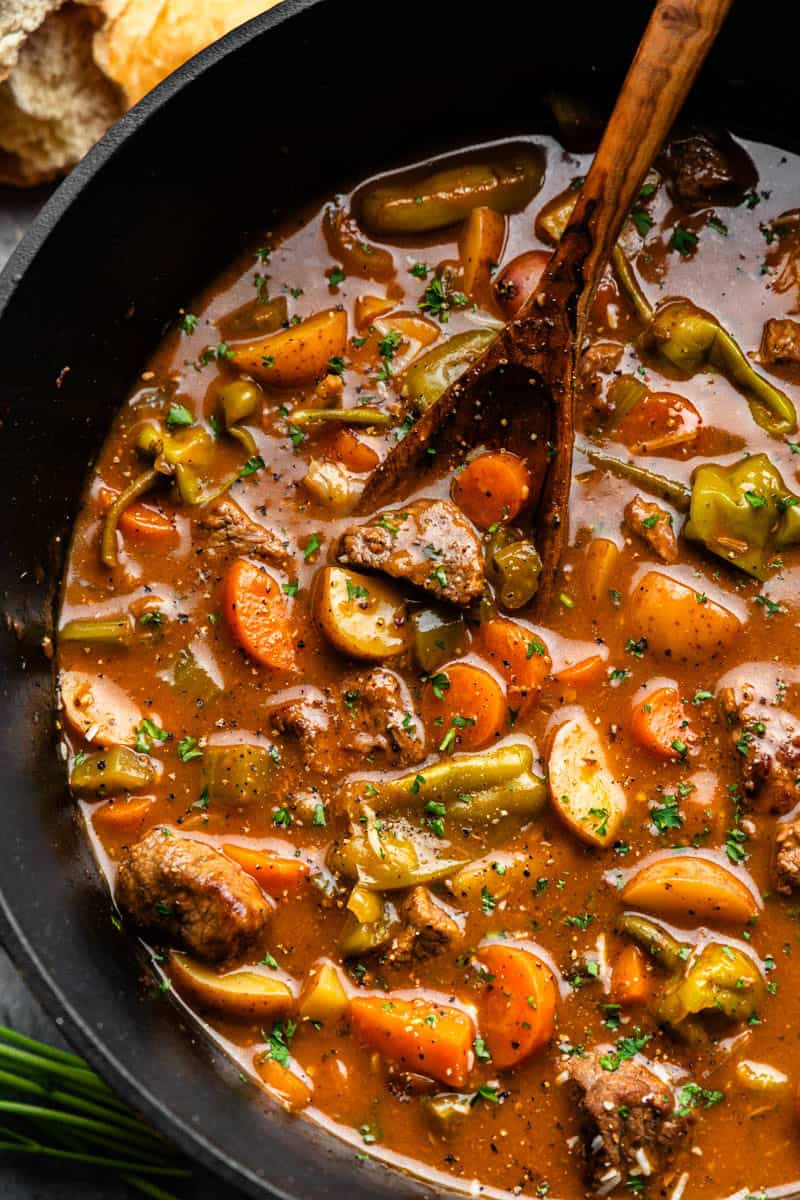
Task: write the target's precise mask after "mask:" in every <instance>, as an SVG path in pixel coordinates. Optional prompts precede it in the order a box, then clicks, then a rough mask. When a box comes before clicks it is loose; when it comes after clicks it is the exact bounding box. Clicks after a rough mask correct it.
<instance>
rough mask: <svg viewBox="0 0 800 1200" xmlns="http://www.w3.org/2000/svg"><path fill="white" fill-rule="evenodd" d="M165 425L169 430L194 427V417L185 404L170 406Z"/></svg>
mask: <svg viewBox="0 0 800 1200" xmlns="http://www.w3.org/2000/svg"><path fill="white" fill-rule="evenodd" d="M167 425H169V427H170V428H171V429H174V428H179V427H181V426H185V425H194V417H193V416H192V414H191V413H190V412H189V410H188V408H187V407H186V405H185V404H170V406H169V409H168V410H167Z"/></svg>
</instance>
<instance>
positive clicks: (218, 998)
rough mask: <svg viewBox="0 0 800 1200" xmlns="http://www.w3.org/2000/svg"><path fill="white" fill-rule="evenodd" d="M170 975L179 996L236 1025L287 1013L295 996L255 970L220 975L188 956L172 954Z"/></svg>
mask: <svg viewBox="0 0 800 1200" xmlns="http://www.w3.org/2000/svg"><path fill="white" fill-rule="evenodd" d="M169 975H170V979H171V980H172V982H173V984H174V985H175V987H176V988H177V990H178V991H179V992H182V993H183V992H185V993H186V994H187V995H189V996H191V997H192V998H193V999H194V1000H197V1001H198V1002H199V1003H200V1004H202V1005H204V1006H206V1007H207V1008H211V1009H214V1011H215V1012H219V1013H223V1014H224V1015H225V1016H226V1017H228V1018H229V1019H230V1020H233V1021H262V1020H264V1019H266V1018H270V1017H275V1016H277V1015H278V1014H279V1013H283V1012H286V1011H287V1009H289V1008H290V1007H291V1006H292V1003H293V996H292V993H291V991H290V989H289V986H288V984H286V983H284V982H283V980H282V979H275V978H274V977H273V976H272V975H266V974H263V975H262V974H261V973H260V972H258V971H255V970H249V971H229V972H227V973H226V974H224V975H218V974H217V972H216V971H212V970H210V969H209V968H208V967H203V966H201V965H200V964H199V963H197V962H195V961H194V959H192V958H189V956H188V955H187V954H179V953H177V951H174V950H173V952H172V954H171V955H170V957H169Z"/></svg>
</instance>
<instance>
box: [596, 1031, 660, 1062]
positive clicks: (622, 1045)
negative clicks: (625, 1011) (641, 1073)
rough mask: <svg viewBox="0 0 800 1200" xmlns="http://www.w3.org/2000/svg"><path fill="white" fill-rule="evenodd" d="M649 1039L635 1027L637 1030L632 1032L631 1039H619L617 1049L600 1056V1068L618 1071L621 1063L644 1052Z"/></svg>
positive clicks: (647, 1034) (647, 1035)
mask: <svg viewBox="0 0 800 1200" xmlns="http://www.w3.org/2000/svg"><path fill="white" fill-rule="evenodd" d="M650 1037H651V1035H650V1034H649V1033H645V1034H643V1033H642V1031H641V1029H639V1027H638V1026H637V1028H636V1029H635V1030H634V1036H633V1037H624V1038H620V1039H619V1041H618V1042H617V1048H616V1050H614V1052H613V1053H612V1054H601V1055H600V1066H601V1067H602V1068H603V1070H604V1071H616V1070H618V1068H619V1067H620V1066H621V1065H622V1063H624V1062H627V1061H628V1060H629V1059H631V1058H635V1057H636V1055H637V1054H639V1053H640V1052H641V1051H642V1050H644V1048H645V1046H646V1045H647V1043H648V1042H649V1041H650Z"/></svg>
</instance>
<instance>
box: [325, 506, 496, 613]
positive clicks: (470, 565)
mask: <svg viewBox="0 0 800 1200" xmlns="http://www.w3.org/2000/svg"><path fill="white" fill-rule="evenodd" d="M339 558H340V561H341V562H343V563H347V564H349V565H351V566H354V567H368V568H369V569H371V570H373V571H384V572H385V573H386V574H387V575H392V576H393V577H394V578H395V579H406V580H408V582H409V583H413V584H414V585H415V586H416V587H420V588H424V590H425V591H426V592H432V593H433V595H434V596H438V597H439V598H440V599H442V600H449V601H450V603H451V604H458V605H461V606H462V607H466V606H467V605H469V604H471V603H472V601H473V600H477V598H478V597H479V596H480V594H481V592H482V591H483V554H482V552H481V542H480V538H479V537H478V535H477V534H476V533H475V530H474V529H473V528H472V526H471V525H470V523H469V521H468V520H467V518H466V517H465V516H464V514H463V513H462V512H461V510H460V509H458V508H456V506H455V504H453V503H451V501H450V500H415V501H414V503H413V504H409V505H407V506H406V507H405V508H397V509H392V510H390V511H388V512H383V513H380V514H379V515H378V516H377V517H373V518H372V520H371V521H368V522H367V523H366V524H365V525H353V526H352V527H351V528H350V529H348V530H347V531H346V532H345V533H344V535H343V536H342V541H341V548H340V554H339Z"/></svg>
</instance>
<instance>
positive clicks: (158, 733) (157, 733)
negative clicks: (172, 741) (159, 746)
mask: <svg viewBox="0 0 800 1200" xmlns="http://www.w3.org/2000/svg"><path fill="white" fill-rule="evenodd" d="M133 732H134V733H135V734H136V744H135V746H134V749H135V750H138V751H139V753H140V754H149V753H150V746H151V743H152V742H165V741H166V740H167V738H168V737H169V734H168V733H167V732H166V730H164V729H161V727H160V726H158V725H156V723H155V721H151V720H150V718H149V717H143V718H142V720H141V721H140V722H139V724H138V725H137V726H136V728H135V729H134V731H133Z"/></svg>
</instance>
